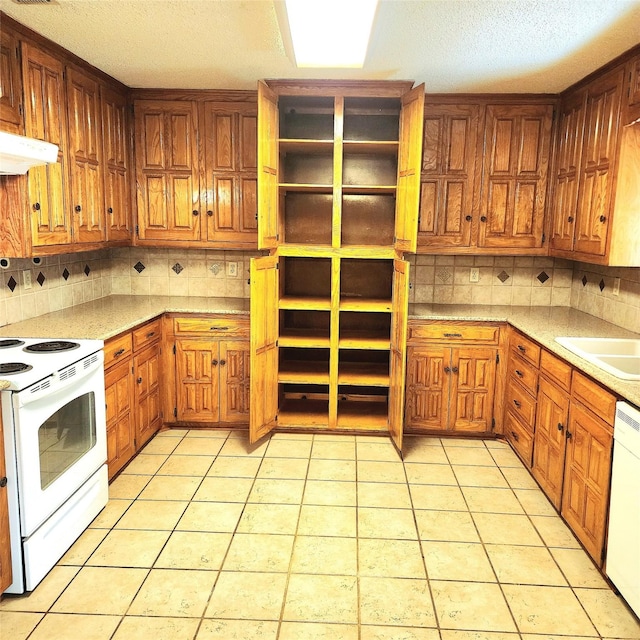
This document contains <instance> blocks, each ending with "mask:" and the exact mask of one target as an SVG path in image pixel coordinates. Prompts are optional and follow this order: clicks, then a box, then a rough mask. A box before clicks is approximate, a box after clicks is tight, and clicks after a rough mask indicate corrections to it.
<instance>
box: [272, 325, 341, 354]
mask: <svg viewBox="0 0 640 640" xmlns="http://www.w3.org/2000/svg"><path fill="white" fill-rule="evenodd" d="M330 342H331V339H330V337H329V333H328V332H327V331H322V330H320V329H318V330H312V329H282V330H281V331H280V337H279V338H278V346H279V347H309V348H326V349H328V348H329V346H330Z"/></svg>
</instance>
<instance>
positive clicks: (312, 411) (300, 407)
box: [278, 398, 329, 429]
mask: <svg viewBox="0 0 640 640" xmlns="http://www.w3.org/2000/svg"><path fill="white" fill-rule="evenodd" d="M328 415H329V402H328V401H327V400H301V399H291V398H285V399H284V400H283V401H282V404H281V405H280V409H279V411H278V426H280V427H317V428H325V429H326V428H327V426H328V424H329V419H328Z"/></svg>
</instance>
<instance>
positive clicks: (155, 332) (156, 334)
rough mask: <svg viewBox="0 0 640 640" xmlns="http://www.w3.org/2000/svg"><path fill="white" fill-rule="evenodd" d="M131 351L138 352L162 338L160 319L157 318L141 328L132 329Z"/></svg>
mask: <svg viewBox="0 0 640 640" xmlns="http://www.w3.org/2000/svg"><path fill="white" fill-rule="evenodd" d="M132 334H133V350H134V351H140V349H144V347H147V346H148V345H150V344H153V343H155V342H157V341H158V340H160V338H161V337H162V319H161V318H157V319H156V320H152V321H151V322H147V324H145V325H143V326H142V327H138V328H137V329H134V330H133V332H132Z"/></svg>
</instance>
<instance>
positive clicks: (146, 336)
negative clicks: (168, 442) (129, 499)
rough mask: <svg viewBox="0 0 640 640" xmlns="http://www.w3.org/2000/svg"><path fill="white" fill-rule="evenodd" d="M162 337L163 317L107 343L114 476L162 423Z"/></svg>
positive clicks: (107, 398)
mask: <svg viewBox="0 0 640 640" xmlns="http://www.w3.org/2000/svg"><path fill="white" fill-rule="evenodd" d="M161 339H162V324H161V320H160V319H159V318H158V319H156V320H152V321H151V322H148V323H146V324H144V325H142V326H140V327H138V328H136V329H134V330H133V331H128V332H126V333H124V334H121V335H119V336H116V337H115V338H112V339H110V340H107V341H106V342H105V349H104V351H105V364H104V366H105V401H106V418H107V465H108V467H109V478H110V479H111V478H113V477H114V476H115V475H116V474H117V473H118V472H119V471H120V470H121V469H122V467H124V466H125V465H126V464H127V463H128V462H129V461H130V460H131V458H133V456H134V455H135V454H136V453H137V452H138V451H139V450H140V449H141V448H142V447H143V446H144V444H145V443H146V442H147V441H148V440H149V439H150V438H151V437H152V436H153V434H154V433H156V432H157V431H158V430H159V429H160V427H161V426H162V410H161V383H162V379H161V370H162V367H161V366H160V363H161V353H162V342H161Z"/></svg>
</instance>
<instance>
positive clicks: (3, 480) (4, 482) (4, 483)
mask: <svg viewBox="0 0 640 640" xmlns="http://www.w3.org/2000/svg"><path fill="white" fill-rule="evenodd" d="M6 486H7V478H6V476H5V477H2V478H0V488H2V489H4V488H5V487H6Z"/></svg>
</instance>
